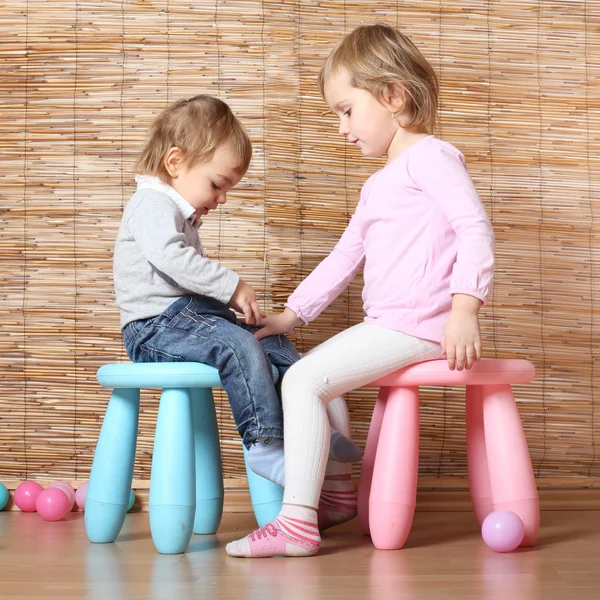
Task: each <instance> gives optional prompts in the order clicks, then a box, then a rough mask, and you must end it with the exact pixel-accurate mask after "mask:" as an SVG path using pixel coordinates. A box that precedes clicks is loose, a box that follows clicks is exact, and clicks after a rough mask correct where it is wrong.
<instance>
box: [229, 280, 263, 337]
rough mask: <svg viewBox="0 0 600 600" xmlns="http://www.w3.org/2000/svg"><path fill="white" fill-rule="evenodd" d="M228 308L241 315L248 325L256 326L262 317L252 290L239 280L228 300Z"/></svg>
mask: <svg viewBox="0 0 600 600" xmlns="http://www.w3.org/2000/svg"><path fill="white" fill-rule="evenodd" d="M229 306H231V308H233V309H235V310H237V311H238V312H240V313H242V314H243V315H244V318H245V319H246V323H247V324H248V325H256V326H257V325H258V324H259V323H260V320H261V318H262V317H263V316H264V313H263V312H261V310H260V308H259V307H258V303H257V301H256V292H255V291H254V288H253V287H252V286H250V285H248V284H247V283H246V282H245V281H242V280H241V279H240V280H239V282H238V284H237V287H236V288H235V292H233V296H231V299H230V300H229Z"/></svg>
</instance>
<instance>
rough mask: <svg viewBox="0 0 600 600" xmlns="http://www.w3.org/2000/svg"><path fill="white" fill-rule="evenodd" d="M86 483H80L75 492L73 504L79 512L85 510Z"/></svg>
mask: <svg viewBox="0 0 600 600" xmlns="http://www.w3.org/2000/svg"><path fill="white" fill-rule="evenodd" d="M87 489H88V482H87V481H86V482H85V483H82V484H81V485H80V486H79V487H78V488H77V491H76V492H75V502H76V503H77V506H78V507H79V508H80V510H84V509H85V497H86V495H87Z"/></svg>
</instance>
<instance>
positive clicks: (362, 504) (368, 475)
mask: <svg viewBox="0 0 600 600" xmlns="http://www.w3.org/2000/svg"><path fill="white" fill-rule="evenodd" d="M388 391H389V388H387V387H382V388H380V389H379V394H378V395H377V400H376V401H375V407H374V408H373V415H372V416H371V424H370V425H369V435H368V436H367V445H366V446H365V452H364V454H363V459H362V467H361V470H360V479H359V482H358V521H359V523H360V528H361V530H362V532H363V534H364V535H370V530H369V497H370V495H371V483H372V481H373V467H374V465H375V455H376V454H377V444H378V443H379V434H380V432H381V423H382V422H383V414H384V412H385V404H386V401H387V397H388Z"/></svg>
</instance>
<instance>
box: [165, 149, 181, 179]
mask: <svg viewBox="0 0 600 600" xmlns="http://www.w3.org/2000/svg"><path fill="white" fill-rule="evenodd" d="M163 164H164V167H165V169H166V171H167V173H168V174H169V176H170V177H172V178H176V177H177V176H178V175H179V173H180V171H181V167H182V166H183V152H182V151H181V150H180V149H179V148H177V147H176V146H174V147H173V148H170V149H169V151H168V152H167V154H166V155H165V158H164V160H163Z"/></svg>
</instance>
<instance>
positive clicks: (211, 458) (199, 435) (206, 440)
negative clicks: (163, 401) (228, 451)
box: [190, 388, 223, 534]
mask: <svg viewBox="0 0 600 600" xmlns="http://www.w3.org/2000/svg"><path fill="white" fill-rule="evenodd" d="M190 393H191V397H192V416H193V422H194V447H195V455H196V460H195V463H196V516H195V518H194V533H200V534H209V533H215V532H216V531H217V529H218V528H219V524H220V523H221V517H222V515H223V468H222V463H221V448H220V446H219V431H218V427H217V415H216V412H215V402H214V399H213V394H212V390H211V389H210V388H202V389H198V388H196V389H192V390H190Z"/></svg>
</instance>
